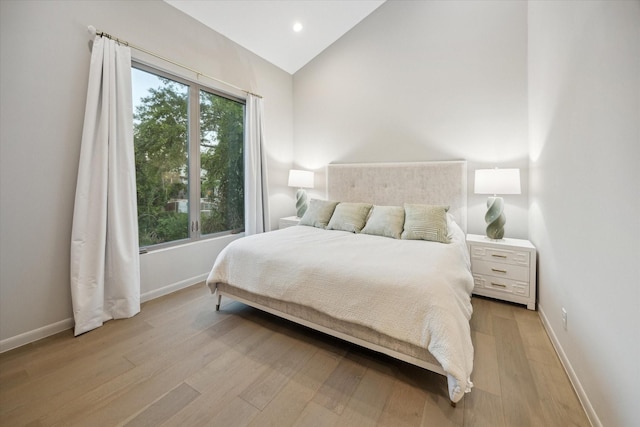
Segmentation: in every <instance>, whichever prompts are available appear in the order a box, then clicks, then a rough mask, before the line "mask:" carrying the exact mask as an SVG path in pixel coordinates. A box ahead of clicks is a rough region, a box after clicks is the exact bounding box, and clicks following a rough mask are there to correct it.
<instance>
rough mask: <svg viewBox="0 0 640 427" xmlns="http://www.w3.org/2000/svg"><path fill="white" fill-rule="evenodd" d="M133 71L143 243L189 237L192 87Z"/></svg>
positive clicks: (144, 244) (139, 223) (140, 235)
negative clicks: (189, 112) (189, 154)
mask: <svg viewBox="0 0 640 427" xmlns="http://www.w3.org/2000/svg"><path fill="white" fill-rule="evenodd" d="M131 73H132V85H133V111H134V114H133V135H134V146H135V163H136V184H137V194H138V228H139V234H138V240H139V243H140V246H141V247H142V246H149V245H154V244H158V243H164V242H169V241H173V240H178V239H185V238H188V237H189V188H188V176H189V169H188V152H189V151H188V136H189V135H188V108H187V106H188V94H189V91H188V89H189V88H188V86H186V85H184V84H182V83H179V82H176V81H173V80H170V79H166V78H163V77H159V76H157V75H155V74H151V73H147V72H145V71H142V70H138V69H136V68H132V69H131Z"/></svg>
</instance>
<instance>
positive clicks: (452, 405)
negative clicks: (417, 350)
mask: <svg viewBox="0 0 640 427" xmlns="http://www.w3.org/2000/svg"><path fill="white" fill-rule="evenodd" d="M450 402H451V407H452V408H455V407H456V402H454V401H453V400H451V401H450Z"/></svg>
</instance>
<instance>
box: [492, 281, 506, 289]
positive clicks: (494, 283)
mask: <svg viewBox="0 0 640 427" xmlns="http://www.w3.org/2000/svg"><path fill="white" fill-rule="evenodd" d="M491 286H499V287H501V288H506V287H507V285H503V284H502V283H496V282H491Z"/></svg>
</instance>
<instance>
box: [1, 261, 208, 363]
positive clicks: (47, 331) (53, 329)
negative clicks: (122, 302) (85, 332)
mask: <svg viewBox="0 0 640 427" xmlns="http://www.w3.org/2000/svg"><path fill="white" fill-rule="evenodd" d="M207 274H208V273H205V274H201V275H199V276H195V277H191V278H189V279H186V280H181V281H180V282H177V283H172V284H170V285H168V286H164V287H162V288H160V289H154V290H153V291H149V292H145V293H144V294H142V295H140V302H141V303H142V302H146V301H150V300H152V299H156V298H159V297H161V296H164V295H168V294H170V293H172V292H176V291H179V290H180V289H184V288H188V287H189V286H193V285H195V284H196V283H199V282H202V281H204V280H205V279H206V278H207ZM74 324H75V323H74V321H73V318H69V319H64V320H61V321H59V322H56V323H52V324H50V325H46V326H43V327H41V328H38V329H34V330H33V331H29V332H25V333H23V334H20V335H16V336H15V337H11V338H7V339H4V340H2V341H0V353H4V352H5V351H9V350H13V349H14V348H18V347H20V346H23V345H27V344H30V343H32V342H34V341H38V340H40V339H42V338H46V337H49V336H51V335H54V334H57V333H58V332H62V331H66V330H67V329H71V328H73V326H74Z"/></svg>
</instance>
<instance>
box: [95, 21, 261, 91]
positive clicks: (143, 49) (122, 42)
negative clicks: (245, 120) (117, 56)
mask: <svg viewBox="0 0 640 427" xmlns="http://www.w3.org/2000/svg"><path fill="white" fill-rule="evenodd" d="M87 29H88V30H89V33H90V34H91V35H92V36H100V37H106V38H108V39H111V40H113V41H115V42H116V43H120V44H123V45H125V46H129V47H131V48H133V49H135V50H139V51H140V52H144V53H146V54H148V55H151V56H154V57H156V58H158V59H162V60H163V61H166V62H168V63H170V64H173V65H176V66H178V67H180V68H183V69H185V70H189V71H191V72H192V73H195V74H196V78H197V77H198V76H203V77H206V78H208V79H211V80H215V81H216V82H218V83H222V84H223V85H226V86H228V87H232V88H234V89H237V90H239V91H241V92H244V93H246V94H248V95H253V96H257V97H258V98H262V95H258V94H257V93H253V92H251V91H249V90H246V89H242V88H241V87H238V86H236V85H233V84H231V83H228V82H225V81H224V80H220V79H218V78H216V77H213V76H210V75H207V74H205V73H202V72H200V71H198V70H195V69H193V68H191V67H188V66H186V65H183V64H180V63H179V62H175V61H173V60H171V59H169V58H166V57H164V56H162V55H158V54H157V53H155V52H151V51H149V50H147V49H145V48H142V47H140V46H136V45H134V44H132V43H129V42H128V41H126V40H122V39H119V38H117V37H114V36H112V35H111V34H108V33H105V32H104V31H98V30H96V27H94V26H93V25H89V27H88V28H87Z"/></svg>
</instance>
